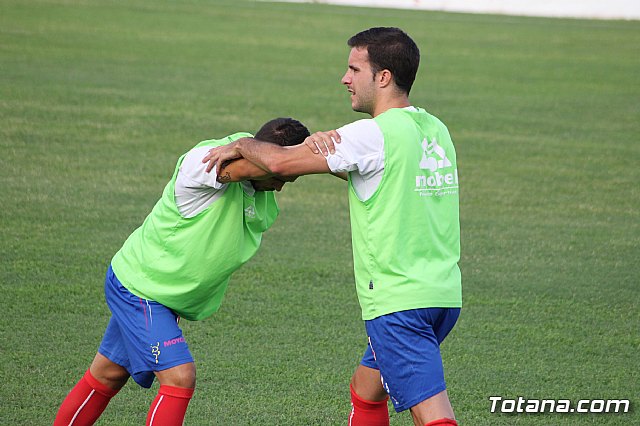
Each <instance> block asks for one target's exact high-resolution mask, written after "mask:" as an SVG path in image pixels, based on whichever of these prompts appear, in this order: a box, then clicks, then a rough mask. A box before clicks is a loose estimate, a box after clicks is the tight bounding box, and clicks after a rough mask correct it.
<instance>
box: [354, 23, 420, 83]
mask: <svg viewBox="0 0 640 426" xmlns="http://www.w3.org/2000/svg"><path fill="white" fill-rule="evenodd" d="M347 44H348V45H349V47H352V48H353V47H357V48H362V47H366V48H367V52H368V53H369V62H370V63H371V71H372V72H373V74H374V75H375V74H376V73H378V72H379V71H382V70H385V69H386V70H389V71H391V75H392V76H393V81H394V82H395V84H396V86H397V87H398V88H399V89H400V90H402V91H404V92H406V93H407V95H408V94H409V92H410V91H411V86H413V82H414V80H415V79H416V73H417V72H418V66H419V65H420V49H418V46H417V45H416V43H415V42H414V41H413V40H412V39H411V37H409V36H408V35H407V34H406V33H405V32H404V31H402V30H401V29H400V28H395V27H375V28H370V29H368V30H365V31H361V32H359V33H358V34H356V35H354V36H353V37H351V38H350V39H349V41H347Z"/></svg>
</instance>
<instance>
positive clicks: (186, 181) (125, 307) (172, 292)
mask: <svg viewBox="0 0 640 426" xmlns="http://www.w3.org/2000/svg"><path fill="white" fill-rule="evenodd" d="M250 136H251V134H249V133H235V134H233V135H231V136H228V137H226V138H224V139H220V140H207V141H204V142H201V143H200V144H198V145H196V147H195V148H193V149H192V150H191V151H189V152H188V153H187V154H185V155H183V156H182V157H181V158H180V159H179V160H178V164H177V165H176V168H175V172H174V173H173V177H172V178H171V180H170V181H169V183H168V184H167V186H166V187H165V189H164V193H163V194H162V198H161V199H160V200H159V201H158V202H157V204H156V205H155V207H154V208H153V210H152V211H151V213H150V214H149V216H147V218H146V219H145V221H144V223H143V224H142V226H140V228H138V229H136V230H135V231H134V232H133V233H132V234H131V235H130V236H129V238H128V239H127V240H126V241H125V243H124V245H123V246H122V248H121V249H120V250H119V251H118V252H117V253H116V255H115V256H114V258H113V260H112V261H111V267H109V270H108V272H107V279H106V281H105V295H106V300H107V304H108V305H109V309H110V310H111V313H112V316H111V320H110V322H109V325H108V326H107V330H106V331H105V334H104V338H103V340H102V344H101V345H100V348H99V350H98V353H97V354H96V356H95V358H94V360H93V362H92V364H91V366H90V367H89V369H88V370H87V371H86V373H85V375H84V377H83V378H82V379H81V380H80V381H79V382H78V383H77V384H76V386H75V387H74V388H73V389H72V390H71V392H70V393H69V395H68V396H67V397H66V399H65V400H64V402H63V403H62V405H61V407H60V409H59V411H58V414H57V416H56V419H55V422H54V426H62V425H74V426H84V425H92V424H94V422H95V421H96V420H97V419H98V417H99V416H100V414H101V413H102V411H103V410H104V409H105V408H106V406H107V404H108V403H109V401H110V399H111V398H112V397H113V396H115V395H116V393H118V391H119V390H120V389H121V388H122V387H123V386H124V385H125V383H126V382H127V380H128V379H129V377H132V378H133V379H134V380H135V382H136V383H138V384H139V385H140V386H143V387H146V388H148V387H151V384H152V382H153V380H154V377H157V378H158V381H159V382H160V390H159V392H158V395H157V397H156V399H155V400H154V401H153V403H152V404H151V407H150V409H149V413H148V415H147V425H153V426H159V425H162V426H172V425H176V426H177V425H182V422H183V419H184V415H185V412H186V410H187V405H188V404H189V401H190V399H191V396H192V395H193V390H194V388H195V380H196V373H195V364H194V362H193V358H192V357H191V353H190V351H189V348H188V347H187V343H186V342H185V339H184V337H183V335H182V330H181V329H180V327H179V326H178V323H177V320H178V318H179V317H183V318H186V319H188V320H193V321H196V320H202V319H204V318H206V317H208V316H209V315H211V314H212V313H214V312H215V311H216V310H217V309H218V308H219V306H220V303H221V301H222V297H223V295H224V292H225V290H226V288H227V285H228V283H229V278H230V276H231V274H232V273H233V272H234V271H235V270H236V269H238V268H239V267H240V266H241V265H242V264H244V263H245V262H247V261H248V260H249V259H250V258H251V257H252V256H253V255H254V254H255V253H256V251H257V250H258V247H259V246H260V241H261V238H262V233H263V232H264V231H266V230H267V229H268V228H269V227H270V226H271V225H272V224H273V222H274V220H275V219H276V217H277V215H278V206H277V204H276V199H275V196H274V194H273V192H272V191H274V190H276V191H280V190H281V189H282V187H283V185H284V184H285V182H290V181H293V180H295V179H287V178H278V177H271V176H268V175H267V176H265V174H264V172H263V171H262V170H260V169H258V168H257V167H256V166H255V165H253V164H251V163H250V162H248V161H246V160H240V161H235V162H232V163H231V164H228V165H226V166H225V167H223V168H222V170H221V171H222V173H223V176H224V177H225V178H226V182H222V180H224V179H221V180H220V181H218V180H217V179H216V175H215V174H209V173H206V172H205V165H203V164H202V162H201V161H200V160H201V159H202V157H203V156H204V155H205V154H206V152H207V151H208V150H209V149H210V148H211V147H213V146H219V145H224V144H227V143H230V142H233V141H234V140H236V139H238V138H241V137H250ZM307 136H309V131H308V130H307V128H306V127H304V126H303V125H302V124H301V123H300V122H298V121H296V120H293V119H290V118H280V119H275V120H272V121H269V122H268V123H266V124H265V125H264V126H262V128H261V129H260V130H259V131H258V133H257V134H256V136H255V137H256V138H257V139H259V140H262V141H266V142H260V143H264V144H265V145H271V144H273V145H274V146H276V145H278V146H287V145H294V144H300V143H302V141H303V140H304V139H305V138H306V137H307ZM267 142H271V143H269V144H268V143H267ZM258 175H259V176H260V177H261V179H262V180H250V179H251V178H252V177H254V176H258ZM232 178H233V180H234V182H239V183H229V180H230V179H232ZM221 182H222V183H221Z"/></svg>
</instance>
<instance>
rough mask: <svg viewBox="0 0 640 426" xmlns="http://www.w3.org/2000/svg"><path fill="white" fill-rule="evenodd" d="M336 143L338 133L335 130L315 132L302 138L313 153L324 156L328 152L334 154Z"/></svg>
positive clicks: (338, 138) (337, 141)
mask: <svg viewBox="0 0 640 426" xmlns="http://www.w3.org/2000/svg"><path fill="white" fill-rule="evenodd" d="M336 143H340V134H339V133H338V132H337V131H335V130H329V131H328V132H316V133H314V134H313V135H311V136H309V137H308V138H306V139H305V140H304V144H305V145H306V146H307V147H308V148H309V149H310V150H311V152H313V153H314V154H318V153H322V155H324V156H325V157H326V156H327V155H329V154H330V153H331V154H335V152H336V148H335V144H336Z"/></svg>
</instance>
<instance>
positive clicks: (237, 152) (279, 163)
mask: <svg viewBox="0 0 640 426" xmlns="http://www.w3.org/2000/svg"><path fill="white" fill-rule="evenodd" d="M331 138H334V139H335V140H336V141H339V135H338V134H337V132H335V131H331V132H317V133H314V134H313V135H311V136H310V137H309V138H307V140H305V143H304V144H301V145H296V146H289V147H281V146H279V145H275V144H271V143H264V142H261V141H258V140H256V139H252V138H241V139H238V140H237V141H235V142H234V143H232V144H229V145H224V146H221V147H216V148H213V149H211V150H210V151H209V154H208V155H207V156H206V157H205V158H204V159H203V160H202V161H203V162H209V165H208V167H207V170H211V169H212V168H213V167H214V166H216V165H218V164H224V163H225V161H228V160H233V159H237V158H244V159H246V160H249V161H250V162H251V163H253V164H255V165H256V166H257V167H258V168H260V169H262V171H263V172H264V176H266V177H269V176H273V175H278V176H301V175H308V174H316V173H331V170H330V169H329V166H328V165H327V160H326V159H325V157H324V155H319V153H314V152H313V151H312V149H310V145H311V144H313V146H316V147H317V146H318V144H319V143H322V144H324V145H326V146H327V147H328V149H329V150H333V142H332V141H331ZM221 175H224V173H221ZM340 177H342V176H340ZM343 178H344V177H343Z"/></svg>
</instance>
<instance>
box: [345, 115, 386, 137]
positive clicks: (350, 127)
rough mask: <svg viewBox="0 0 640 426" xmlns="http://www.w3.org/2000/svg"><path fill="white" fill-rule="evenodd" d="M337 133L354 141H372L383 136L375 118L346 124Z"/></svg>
mask: <svg viewBox="0 0 640 426" xmlns="http://www.w3.org/2000/svg"><path fill="white" fill-rule="evenodd" d="M337 132H338V133H339V134H340V137H346V138H353V139H371V138H379V137H381V136H382V132H381V130H380V126H379V125H378V123H376V121H375V120H374V119H373V118H366V119H362V120H358V121H354V122H353V123H349V124H346V125H344V126H342V127H340V128H339V129H337Z"/></svg>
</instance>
